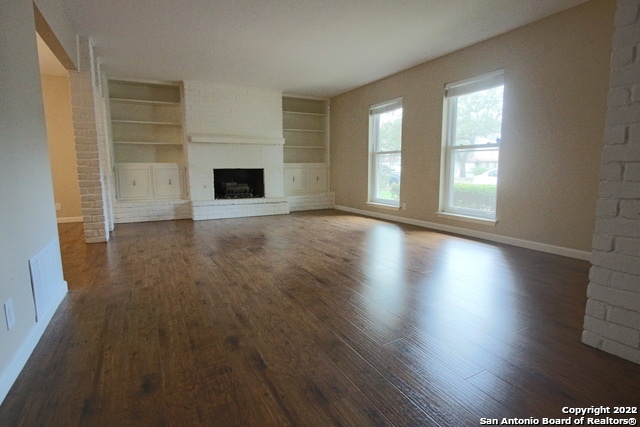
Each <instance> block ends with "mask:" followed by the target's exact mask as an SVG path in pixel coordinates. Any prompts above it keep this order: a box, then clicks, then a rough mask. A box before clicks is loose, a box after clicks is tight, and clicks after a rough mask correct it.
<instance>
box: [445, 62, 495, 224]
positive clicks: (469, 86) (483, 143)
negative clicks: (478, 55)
mask: <svg viewBox="0 0 640 427" xmlns="http://www.w3.org/2000/svg"><path fill="white" fill-rule="evenodd" d="M503 92H504V71H503V70H500V71H496V72H493V73H490V74H486V75H483V76H480V77H476V78H473V79H468V80H463V81H459V82H454V83H449V84H447V85H445V95H444V137H443V156H442V158H443V167H442V171H443V176H442V190H441V197H440V199H441V211H442V212H444V213H447V214H454V215H462V216H465V217H472V218H479V219H485V220H492V221H495V219H496V197H497V184H498V175H499V173H498V170H499V169H498V159H499V155H500V141H501V138H502V137H501V135H502V101H503Z"/></svg>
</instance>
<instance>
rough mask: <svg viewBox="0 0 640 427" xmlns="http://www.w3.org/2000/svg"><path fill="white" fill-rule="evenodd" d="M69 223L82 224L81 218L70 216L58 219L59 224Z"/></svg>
mask: <svg viewBox="0 0 640 427" xmlns="http://www.w3.org/2000/svg"><path fill="white" fill-rule="evenodd" d="M68 222H82V217H81V216H68V217H64V218H58V224H65V223H68Z"/></svg>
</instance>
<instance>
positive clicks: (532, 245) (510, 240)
mask: <svg viewBox="0 0 640 427" xmlns="http://www.w3.org/2000/svg"><path fill="white" fill-rule="evenodd" d="M334 209H336V210H339V211H345V212H350V213H354V214H358V215H363V216H368V217H372V218H378V219H384V220H388V221H395V222H401V223H404V224H409V225H415V226H417V227H423V228H429V229H432V230H437V231H444V232H447V233H454V234H460V235H463V236H468V237H474V238H477V239H483V240H489V241H492V242H496V243H504V244H507V245H512V246H518V247H521V248H525V249H533V250H536V251H540V252H546V253H550V254H554V255H560V256H566V257H569V258H575V259H580V260H583V261H588V260H589V258H590V257H591V252H585V251H579V250H577V249H571V248H565V247H562V246H555V245H549V244H546V243H540V242H532V241H530V240H524V239H517V238H515V237H508V236H500V235H497V234H493V233H486V232H483V231H476V230H469V229H466V228H463V227H455V226H451V225H444V224H438V223H435V222H428V221H420V220H417V219H411V218H403V217H400V216H396V215H389V214H383V213H378V212H370V211H366V210H362V209H355V208H350V207H348V206H340V205H335V206H334Z"/></svg>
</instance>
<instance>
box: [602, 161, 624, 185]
mask: <svg viewBox="0 0 640 427" xmlns="http://www.w3.org/2000/svg"><path fill="white" fill-rule="evenodd" d="M600 179H601V180H602V181H613V182H620V181H622V164H621V163H618V162H615V163H613V162H612V163H603V164H602V167H601V168H600Z"/></svg>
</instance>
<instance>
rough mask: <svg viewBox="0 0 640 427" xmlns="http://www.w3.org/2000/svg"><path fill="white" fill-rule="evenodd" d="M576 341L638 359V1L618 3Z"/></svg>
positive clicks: (639, 271) (639, 223)
mask: <svg viewBox="0 0 640 427" xmlns="http://www.w3.org/2000/svg"><path fill="white" fill-rule="evenodd" d="M615 26H616V29H615V33H614V36H613V55H612V57H611V77H610V90H609V98H608V110H607V122H606V130H605V135H604V148H603V152H602V166H601V174H600V195H599V197H600V198H599V200H598V206H597V211H596V216H597V218H596V229H595V234H594V238H593V251H592V256H591V264H592V267H591V272H590V274H589V287H588V290H587V296H588V301H587V306H586V313H585V318H584V331H583V334H582V342H584V343H585V344H588V345H591V346H593V347H596V348H599V349H601V350H604V351H606V352H609V353H612V354H615V355H617V356H620V357H622V358H625V359H628V360H631V361H633V362H635V363H640V0H618V9H617V12H616V18H615Z"/></svg>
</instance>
